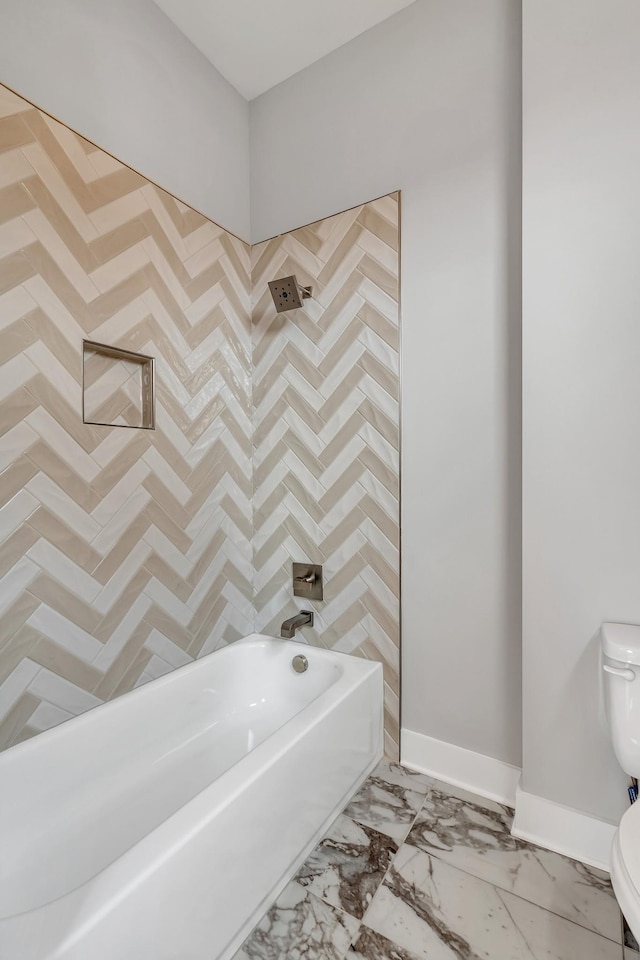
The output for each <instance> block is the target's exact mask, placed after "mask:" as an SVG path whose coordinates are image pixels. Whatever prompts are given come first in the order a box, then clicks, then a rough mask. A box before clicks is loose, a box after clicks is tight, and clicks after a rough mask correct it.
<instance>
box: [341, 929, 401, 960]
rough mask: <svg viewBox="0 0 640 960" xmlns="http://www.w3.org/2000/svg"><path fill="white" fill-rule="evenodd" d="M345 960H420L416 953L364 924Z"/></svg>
mask: <svg viewBox="0 0 640 960" xmlns="http://www.w3.org/2000/svg"><path fill="white" fill-rule="evenodd" d="M345 960H420V958H419V957H418V955H417V954H416V953H412V952H411V950H405V949H404V948H403V947H399V946H398V945H397V943H392V942H391V940H387V938H386V937H383V936H382V934H381V933H376V932H375V930H370V929H369V928H368V927H365V925H364V924H363V925H362V926H361V927H360V933H359V934H358V937H357V939H356V941H355V943H354V944H353V946H351V947H350V948H349V952H348V953H347V956H346V958H345Z"/></svg>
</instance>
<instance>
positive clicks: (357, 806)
mask: <svg viewBox="0 0 640 960" xmlns="http://www.w3.org/2000/svg"><path fill="white" fill-rule="evenodd" d="M432 782H433V781H431V780H430V779H429V778H428V777H424V776H423V775H422V774H413V773H411V772H410V771H408V770H404V769H403V768H402V767H401V766H400V764H398V763H391V762H390V761H388V760H386V761H383V762H382V763H381V764H379V765H378V766H377V767H376V769H375V770H374V771H373V773H372V774H371V776H370V777H369V778H368V779H367V780H366V781H365V782H364V784H363V785H362V787H361V788H360V790H359V791H358V792H357V793H356V795H355V797H354V798H353V800H352V801H351V803H350V804H349V805H348V807H347V808H346V809H345V810H344V813H345V815H346V816H347V817H351V819H352V820H357V821H358V823H362V824H364V825H365V826H367V827H371V828H372V829H374V830H378V831H379V832H380V833H386V835H387V836H388V837H391V838H392V839H393V840H395V841H396V843H398V844H400V843H402V841H403V840H404V838H405V837H406V835H407V833H408V832H409V829H410V828H411V825H412V823H413V821H414V820H415V817H416V814H417V813H418V811H419V810H420V807H421V806H422V804H423V802H424V798H425V796H426V794H427V791H428V790H429V789H430V786H431V784H432Z"/></svg>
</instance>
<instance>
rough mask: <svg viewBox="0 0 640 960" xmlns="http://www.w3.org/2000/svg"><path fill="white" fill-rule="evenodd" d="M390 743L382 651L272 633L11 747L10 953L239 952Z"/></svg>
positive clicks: (1, 758) (1, 790) (5, 896)
mask: <svg viewBox="0 0 640 960" xmlns="http://www.w3.org/2000/svg"><path fill="white" fill-rule="evenodd" d="M298 653H304V654H305V656H306V657H307V658H308V660H309V668H308V670H307V671H306V672H305V673H302V674H297V673H295V672H294V670H293V668H292V666H291V660H292V658H293V657H294V656H295V655H296V654H298ZM381 754H382V668H381V666H380V664H376V663H371V662H369V661H366V660H360V659H356V658H355V657H347V656H343V655H341V654H335V653H331V652H330V651H327V650H321V649H316V648H315V647H309V646H306V645H303V644H300V643H294V642H288V641H284V640H273V639H270V638H268V637H263V636H260V635H258V634H254V635H253V636H251V637H247V638H246V639H245V640H241V641H239V642H238V643H235V644H233V645H232V646H230V647H226V648H225V649H223V650H221V651H219V652H217V653H214V654H211V655H210V656H207V657H203V658H202V659H201V660H199V661H197V662H196V663H193V664H189V666H186V667H183V668H181V669H180V670H176V671H175V672H174V673H172V674H170V675H168V676H165V677H162V678H161V679H159V680H154V681H152V682H151V683H149V684H147V685H146V686H144V687H141V688H139V689H138V690H134V691H133V692H132V693H130V694H127V695H126V696H124V697H121V698H120V699H119V700H115V701H113V702H112V703H109V704H105V705H104V706H101V707H98V708H96V709H95V710H91V711H90V712H89V713H85V714H83V715H82V716H80V717H77V718H75V719H73V720H69V721H68V722H67V723H64V724H62V725H61V726H59V727H56V728H55V729H53V730H50V731H47V732H46V733H43V734H40V735H39V736H38V737H36V738H35V739H33V740H29V741H27V742H26V743H24V744H20V745H19V746H16V747H13V748H11V749H10V750H7V751H6V752H5V753H3V754H2V755H0V831H1V833H0V958H1V960H116V958H117V960H147V958H149V960H151V958H153V960H217V958H220V960H226V958H228V957H230V956H232V954H233V953H234V952H235V950H236V949H237V947H238V946H239V945H240V943H241V942H242V940H243V939H244V937H245V936H246V934H247V933H248V932H249V930H250V929H251V927H252V926H253V924H254V923H255V922H256V921H257V919H258V918H259V917H260V915H261V914H262V913H263V911H264V910H265V909H266V907H267V906H268V905H269V902H270V901H271V900H272V899H273V898H274V897H275V896H276V895H277V894H278V892H279V891H280V890H281V888H282V887H283V886H284V884H285V883H286V882H287V880H288V878H289V877H290V876H291V874H292V873H293V871H294V870H295V869H296V868H297V867H298V866H299V865H300V864H301V863H302V861H303V859H304V858H305V856H306V855H307V854H308V852H309V851H310V850H311V848H312V847H313V845H314V844H315V843H316V842H317V840H318V839H319V837H320V836H321V835H322V833H323V831H324V829H325V828H326V826H327V825H328V823H329V822H330V821H331V819H332V818H333V817H334V816H335V815H336V814H337V813H338V811H339V810H340V809H341V807H342V806H343V805H344V803H345V802H346V800H347V799H348V798H349V796H350V794H351V793H353V791H354V790H355V789H356V788H357V786H358V785H359V784H360V783H361V782H362V780H363V779H364V778H365V777H366V776H367V774H368V773H369V772H370V771H371V769H372V768H373V766H374V765H375V764H376V763H377V761H378V760H379V758H380V756H381Z"/></svg>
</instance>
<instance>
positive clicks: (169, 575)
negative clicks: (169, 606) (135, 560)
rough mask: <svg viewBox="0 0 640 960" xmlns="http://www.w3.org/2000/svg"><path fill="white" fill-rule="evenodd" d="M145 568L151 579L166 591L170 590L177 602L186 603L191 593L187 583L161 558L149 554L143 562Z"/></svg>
mask: <svg viewBox="0 0 640 960" xmlns="http://www.w3.org/2000/svg"><path fill="white" fill-rule="evenodd" d="M145 568H146V569H147V570H148V571H149V573H150V574H151V576H152V577H156V579H157V580H159V581H160V583H162V584H163V585H164V586H165V587H166V588H167V589H168V590H171V592H172V593H173V594H175V596H176V597H177V598H178V600H180V601H181V602H182V603H186V602H187V600H188V599H189V597H190V596H191V593H192V590H191V587H190V586H189V583H188V582H187V581H186V580H183V579H182V577H179V576H178V574H177V573H176V572H175V570H172V568H171V567H170V566H169V564H168V563H166V562H165V561H164V560H163V559H162V558H161V557H158V556H157V555H156V554H151V556H150V557H148V558H147V560H146V561H145Z"/></svg>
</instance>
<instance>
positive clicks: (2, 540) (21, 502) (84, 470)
mask: <svg viewBox="0 0 640 960" xmlns="http://www.w3.org/2000/svg"><path fill="white" fill-rule="evenodd" d="M0 154H1V156H0V359H1V360H2V364H3V365H2V376H1V378H0V399H1V403H2V406H1V415H0V430H1V433H2V436H1V438H0V471H1V473H0V494H1V497H2V509H1V511H0V578H2V579H1V580H0V617H1V620H0V747H6V746H8V745H10V744H12V743H15V742H18V741H20V740H23V739H25V738H27V737H29V736H32V735H33V734H35V733H37V732H39V731H41V730H44V729H46V728H48V727H51V726H53V725H55V724H57V723H60V722H61V721H63V720H65V719H67V718H69V717H71V716H73V715H76V714H78V713H81V712H83V711H84V710H87V709H89V708H90V707H92V706H95V705H97V704H99V703H101V702H103V701H105V700H109V699H111V698H112V697H115V696H118V695H119V694H121V693H124V692H126V691H127V690H130V689H132V688H133V687H134V686H136V685H138V684H140V683H143V682H145V681H146V680H148V679H151V678H152V677H156V676H159V675H161V674H163V673H166V672H168V671H170V670H172V669H174V668H176V667H178V666H180V665H182V664H184V663H188V662H189V661H190V660H191V659H193V658H194V657H198V656H201V655H203V654H205V653H208V652H210V651H211V650H214V649H216V647H218V646H220V645H223V644H225V643H228V642H231V641H233V640H235V639H237V638H238V637H240V636H243V635H245V634H247V633H250V632H251V631H252V630H254V629H256V628H257V629H260V630H265V631H267V632H270V633H277V632H278V629H279V625H280V622H281V620H282V619H284V618H285V617H286V616H289V615H291V614H292V613H294V612H295V611H296V610H297V609H299V607H301V606H305V603H304V601H303V602H301V603H298V602H297V601H294V600H293V598H292V595H291V585H290V576H291V571H290V562H291V560H303V561H304V560H308V561H314V562H321V563H324V565H325V577H326V584H325V602H323V603H317V604H313V606H314V609H315V610H316V613H317V620H316V624H317V629H315V630H305V634H304V636H305V639H307V640H309V641H310V642H312V643H320V644H323V645H325V646H330V647H336V648H339V649H341V650H345V651H349V652H355V653H358V654H360V655H362V656H365V657H369V658H372V659H377V660H382V662H383V664H384V669H385V681H386V683H385V697H386V711H385V725H386V749H387V753H388V754H389V756H391V757H394V756H397V743H398V654H399V650H398V643H399V638H398V594H399V589H398V584H399V562H398V531H399V526H398V326H399V324H398V221H397V211H398V203H397V196H395V195H394V196H390V197H386V198H383V199H381V200H378V201H374V202H372V203H368V204H365V205H364V206H362V207H359V208H357V209H354V210H351V211H348V212H347V213H344V214H340V215H339V216H336V217H331V218H329V219H327V220H325V221H321V222H320V223H317V224H314V225H312V226H310V227H306V228H303V229H301V230H297V231H295V232H294V233H292V234H289V235H286V236H283V237H279V238H277V239H275V240H272V241H268V242H266V243H264V244H260V245H258V246H257V247H255V248H254V249H253V251H251V249H250V247H249V246H248V245H247V244H245V243H243V242H241V241H240V240H238V239H236V238H235V237H233V236H232V235H230V234H229V233H227V232H226V231H224V230H223V229H222V228H220V227H219V226H217V225H216V224H214V223H212V222H211V221H209V220H207V219H206V218H205V217H203V216H202V215H200V214H198V213H196V212H195V211H193V210H192V209H190V208H189V207H187V206H185V205H184V204H183V203H180V202H179V201H177V200H175V199H174V198H173V197H171V196H170V195H169V194H167V193H166V192H164V191H163V190H161V189H159V188H158V187H157V186H155V185H153V184H151V183H150V182H149V181H147V180H145V179H144V178H143V177H141V176H140V175H139V174H137V173H135V172H133V171H132V170H130V169H129V168H128V167H125V166H124V165H123V164H121V163H119V162H118V161H116V160H115V159H113V158H112V157H111V156H109V155H108V154H106V153H104V152H103V151H101V150H99V149H98V148H96V147H95V146H93V145H92V144H90V143H88V142H87V141H86V140H83V139H82V137H79V136H78V135H76V134H75V133H73V132H72V131H70V130H69V129H68V128H67V127H65V126H63V125H61V124H60V123H58V122H56V121H54V120H52V119H51V118H49V117H48V116H47V115H46V114H44V113H42V112H41V111H39V110H37V109H35V108H34V107H32V105H31V104H29V103H28V102H26V101H25V100H23V99H21V98H20V97H17V96H16V95H15V94H13V93H11V92H10V91H9V90H7V89H6V88H4V87H2V86H0ZM252 261H253V266H252V265H251V263H252ZM293 272H295V273H296V274H297V275H298V279H299V281H300V282H301V283H304V284H308V283H309V284H311V285H312V286H313V288H314V290H313V299H312V300H311V301H307V302H306V304H305V307H304V310H297V311H294V312H292V313H289V314H282V315H278V316H276V314H275V310H274V308H273V305H272V303H271V302H270V299H268V298H269V294H268V291H267V286H266V283H267V280H270V279H274V278H276V277H277V276H283V275H285V274H287V273H293ZM251 275H252V276H251ZM252 289H253V291H254V295H255V299H254V303H253V306H252V304H251V291H252ZM83 339H88V340H93V341H97V342H100V343H106V344H108V345H112V346H117V347H121V348H124V349H127V350H133V351H136V352H140V353H143V354H150V355H152V356H154V357H155V358H156V366H157V382H156V386H157V405H156V429H155V430H154V431H145V430H136V429H127V428H122V427H107V426H95V425H89V424H84V423H83V422H82V341H83ZM120 399H121V398H119V397H118V396H117V395H114V396H113V397H112V398H110V400H109V403H110V405H111V406H112V407H113V409H116V410H117V408H118V403H119V402H120Z"/></svg>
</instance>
